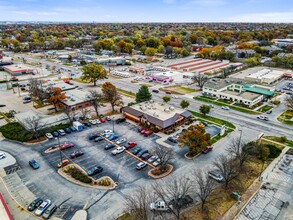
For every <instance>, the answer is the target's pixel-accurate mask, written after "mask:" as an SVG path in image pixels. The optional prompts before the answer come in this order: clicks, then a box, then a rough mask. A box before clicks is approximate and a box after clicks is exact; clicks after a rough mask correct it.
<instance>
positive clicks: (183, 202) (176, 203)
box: [150, 195, 193, 212]
mask: <svg viewBox="0 0 293 220" xmlns="http://www.w3.org/2000/svg"><path fill="white" fill-rule="evenodd" d="M191 204H193V199H192V198H191V196H189V195H186V196H184V197H181V198H179V199H178V200H175V199H172V200H171V201H170V202H169V203H168V204H166V203H165V202H164V201H162V200H157V201H155V202H152V203H151V204H150V209H151V211H165V212H170V211H171V209H173V207H174V208H177V207H181V208H183V207H187V206H189V205H191Z"/></svg>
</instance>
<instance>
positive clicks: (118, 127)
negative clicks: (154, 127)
mask: <svg viewBox="0 0 293 220" xmlns="http://www.w3.org/2000/svg"><path fill="white" fill-rule="evenodd" d="M106 129H111V130H112V129H113V123H112V122H106V123H102V124H99V125H97V126H96V125H92V126H91V127H89V128H86V129H85V130H83V131H80V132H74V133H71V134H67V135H66V136H64V137H61V138H60V144H61V145H62V144H64V143H73V144H74V147H72V148H69V149H66V150H63V151H62V154H61V155H62V159H68V160H69V161H70V162H72V163H76V164H78V165H79V166H80V167H82V168H83V169H84V170H86V171H87V170H88V169H90V168H91V167H93V166H101V167H103V169H104V170H103V172H102V173H100V174H96V175H94V176H93V178H95V179H99V178H101V177H102V176H109V177H111V178H112V179H113V180H114V181H117V180H118V178H119V182H120V181H122V182H125V183H126V182H132V181H135V180H137V179H140V178H149V177H148V175H147V171H148V170H149V169H150V168H149V167H146V168H144V169H143V170H140V171H138V170H136V164H137V163H139V162H140V161H138V160H137V159H135V158H134V157H132V156H131V155H129V154H127V153H125V152H123V153H121V154H117V155H116V156H113V155H112V154H111V151H112V150H113V149H114V148H113V149H109V150H104V147H105V145H107V144H108V142H107V141H106V140H103V141H100V142H95V141H94V140H89V139H88V136H89V135H90V134H92V133H95V132H103V131H104V130H106ZM114 132H115V133H116V134H118V135H119V137H123V138H126V139H127V142H129V141H135V142H137V146H136V147H141V148H144V149H148V150H149V152H152V149H153V148H154V147H155V146H156V143H155V139H156V138H158V137H157V136H156V135H155V134H153V135H151V136H149V137H144V136H142V135H141V134H139V133H138V132H137V127H136V126H135V125H133V124H130V123H128V122H123V123H121V124H115V127H114ZM118 139H119V138H118ZM127 142H126V143H124V144H122V146H123V145H126V144H127ZM43 145H44V146H45V148H44V150H45V149H47V148H49V147H52V146H55V145H57V140H54V139H52V140H50V141H48V142H47V143H45V144H43ZM134 148H135V147H134ZM134 148H133V149H134ZM76 150H81V151H82V152H84V155H82V156H80V157H77V158H75V159H71V158H70V154H71V153H73V152H74V151H76ZM43 156H44V157H45V158H46V159H47V160H48V161H49V163H50V165H51V166H52V167H54V169H56V170H57V164H58V163H60V161H61V158H60V151H59V150H57V151H53V152H51V153H43ZM121 174H123V175H121Z"/></svg>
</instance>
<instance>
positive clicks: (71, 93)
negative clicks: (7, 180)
mask: <svg viewBox="0 0 293 220" xmlns="http://www.w3.org/2000/svg"><path fill="white" fill-rule="evenodd" d="M64 93H65V95H66V97H67V98H66V99H65V100H63V103H64V104H66V105H68V106H73V105H78V104H80V103H83V102H86V101H88V100H89V93H87V92H84V91H81V90H77V89H73V90H68V91H66V92H64Z"/></svg>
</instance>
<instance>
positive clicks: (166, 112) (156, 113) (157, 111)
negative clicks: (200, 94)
mask: <svg viewBox="0 0 293 220" xmlns="http://www.w3.org/2000/svg"><path fill="white" fill-rule="evenodd" d="M131 108H133V109H135V110H137V111H140V112H143V113H145V114H148V115H151V116H152V117H154V118H157V119H159V120H161V121H165V120H168V119H169V118H171V117H173V116H174V115H175V114H179V115H180V114H182V113H184V112H185V111H186V110H184V109H180V108H176V107H174V106H172V105H168V104H166V103H158V102H143V103H139V104H136V105H132V106H131Z"/></svg>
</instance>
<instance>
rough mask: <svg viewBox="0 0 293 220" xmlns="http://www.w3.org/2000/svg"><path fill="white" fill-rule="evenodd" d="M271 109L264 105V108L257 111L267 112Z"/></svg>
mask: <svg viewBox="0 0 293 220" xmlns="http://www.w3.org/2000/svg"><path fill="white" fill-rule="evenodd" d="M272 108H273V107H272V106H269V105H265V106H263V107H261V108H260V109H258V111H260V112H267V111H268V110H270V109H272Z"/></svg>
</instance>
